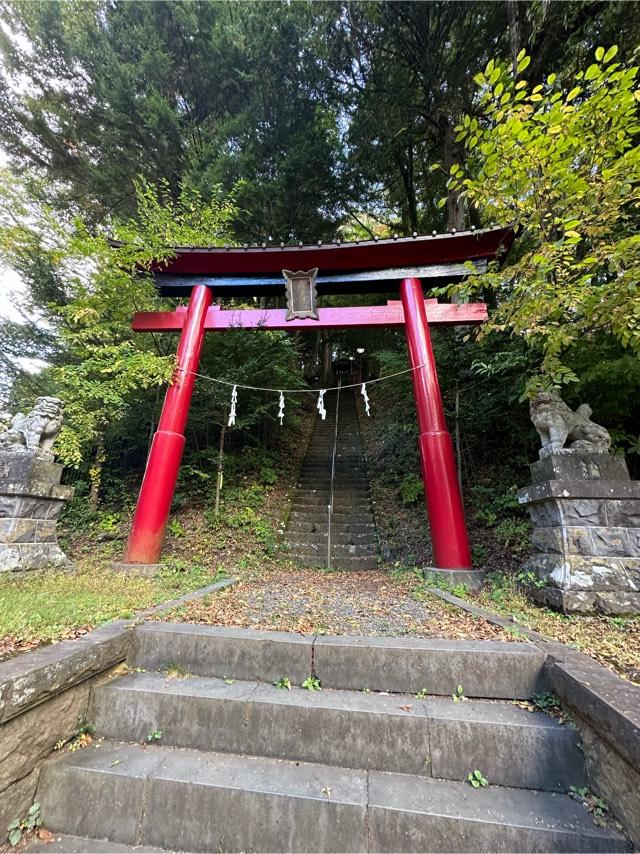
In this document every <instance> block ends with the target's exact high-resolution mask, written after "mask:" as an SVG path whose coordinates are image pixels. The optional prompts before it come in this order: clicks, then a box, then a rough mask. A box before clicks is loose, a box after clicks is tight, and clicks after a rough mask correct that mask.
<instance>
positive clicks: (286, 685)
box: [273, 676, 291, 691]
mask: <svg viewBox="0 0 640 854" xmlns="http://www.w3.org/2000/svg"><path fill="white" fill-rule="evenodd" d="M273 684H274V685H275V687H276V688H281V689H283V690H284V689H286V690H287V691H290V690H291V680H290V679H289V678H288V677H287V676H281V677H280V679H278V681H277V682H274V683H273Z"/></svg>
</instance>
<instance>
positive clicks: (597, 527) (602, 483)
mask: <svg viewBox="0 0 640 854" xmlns="http://www.w3.org/2000/svg"><path fill="white" fill-rule="evenodd" d="M531 473H532V478H533V482H532V483H531V484H529V486H526V487H523V488H522V489H520V490H519V491H518V499H519V501H520V503H521V504H524V505H525V506H527V509H528V510H529V513H530V515H531V519H532V521H533V524H534V526H535V530H534V532H533V534H532V538H531V540H532V544H533V546H534V548H535V549H536V550H537V553H534V554H533V555H532V556H531V557H530V558H529V560H528V561H527V563H526V564H525V569H527V570H533V571H534V572H536V573H537V575H538V577H539V578H541V579H542V580H544V581H546V582H547V584H546V585H545V587H544V588H543V589H542V590H540V591H538V593H537V596H536V598H537V599H538V600H539V601H541V602H546V603H547V604H549V605H551V606H552V607H557V608H560V609H561V610H564V611H578V612H585V611H588V610H590V609H591V608H598V609H600V610H601V611H603V612H605V613H616V611H615V609H616V608H620V609H622V610H619V611H617V613H640V602H639V601H638V599H637V594H638V593H640V482H638V481H632V480H630V478H629V472H628V469H627V466H626V463H625V461H624V459H623V458H621V457H614V456H611V455H609V454H608V453H605V452H602V453H583V452H577V451H571V450H565V451H563V452H558V453H552V454H550V455H548V456H546V457H544V458H543V459H541V460H540V461H539V462H537V463H534V464H533V465H532V466H531ZM554 591H559V592H554ZM577 594H581V595H577Z"/></svg>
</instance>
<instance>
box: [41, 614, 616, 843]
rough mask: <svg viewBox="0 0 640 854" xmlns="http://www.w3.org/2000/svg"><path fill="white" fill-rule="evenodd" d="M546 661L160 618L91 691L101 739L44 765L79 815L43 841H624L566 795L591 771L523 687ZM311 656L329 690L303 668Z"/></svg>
mask: <svg viewBox="0 0 640 854" xmlns="http://www.w3.org/2000/svg"><path fill="white" fill-rule="evenodd" d="M544 661H545V655H544V653H543V652H542V651H541V650H539V649H538V648H537V647H536V646H534V645H533V644H529V643H515V642H514V643H500V642H492V641H484V642H483V641H478V642H469V641H448V640H422V639H417V638H360V637H321V636H317V637H312V636H302V635H297V634H288V633H279V632H254V631H250V630H245V629H223V628H211V627H203V626H193V625H187V624H170V623H160V622H151V623H147V624H145V625H142V626H140V627H137V628H136V629H135V630H134V637H133V644H132V652H131V654H130V660H129V665H130V672H129V674H127V675H123V676H118V677H115V678H112V679H109V680H106V681H104V682H103V683H102V684H100V685H98V686H96V687H94V688H93V690H92V695H91V699H90V706H89V714H88V717H89V719H90V720H91V721H92V722H93V723H94V724H95V726H96V733H95V739H96V740H95V742H94V746H91V747H88V748H85V749H83V750H78V751H76V752H73V753H70V752H68V751H61V752H60V754H56V758H54V759H53V760H52V761H51V762H50V763H49V764H48V765H47V766H46V767H45V769H44V771H43V773H42V776H41V781H40V786H39V791H38V793H37V800H38V801H39V802H40V803H41V810H42V819H43V823H44V826H45V827H47V828H48V829H50V830H52V831H54V832H55V833H61V834H67V836H64V837H63V838H62V839H61V840H60V841H57V842H55V843H53V846H55V847H51V846H47V849H48V850H50V851H55V850H57V851H85V852H92V851H130V850H132V849H133V847H134V846H145V847H144V848H142V849H140V848H137V847H136V850H161V851H164V850H168V851H190V852H200V851H203V852H220V851H221V852H230V851H243V852H247V851H260V852H275V851H284V852H316V851H318V852H320V851H358V852H391V851H401V852H405V851H406V852H410V851H411V852H414V851H415V852H418V851H433V852H439V851H449V852H451V851H458V852H466V851H492V852H507V851H509V852H520V851H527V852H531V851H536V852H538V851H539V852H555V851H565V852H568V851H576V852H577V851H581V852H595V851H625V850H628V847H627V843H626V841H625V839H624V838H623V837H621V836H619V835H617V834H615V833H613V832H611V831H609V830H607V829H603V828H601V827H598V826H596V825H595V824H594V822H593V820H592V817H591V815H590V814H589V813H588V812H587V811H586V810H585V809H584V807H583V806H582V805H581V804H579V803H577V802H576V801H574V800H572V799H571V798H570V797H569V796H568V794H567V791H568V789H569V787H570V786H572V785H573V786H583V785H588V781H587V776H586V771H585V765H584V761H583V757H582V753H581V750H580V741H579V737H578V734H577V733H576V732H575V731H574V730H572V729H571V728H569V727H568V726H561V725H559V724H558V721H557V720H556V719H555V718H552V717H549V716H547V715H545V714H542V713H535V712H534V713H532V712H529V711H527V710H525V709H522V708H519V707H517V706H515V705H514V704H513V703H511V702H509V701H510V700H513V699H518V698H520V699H522V698H526V697H530V696H531V695H532V694H533V693H534V692H536V691H540V690H544V688H545V683H544V673H543V665H544ZM312 674H313V675H315V677H316V678H317V679H319V680H320V681H321V683H322V690H319V691H317V690H316V691H310V690H305V689H303V688H301V687H298V686H300V685H301V684H302V682H303V681H304V680H305V679H307V677H309V676H310V675H312ZM283 677H286V678H288V679H289V680H290V682H291V688H290V690H287V689H286V688H278V687H276V686H275V685H274V684H273V683H275V682H277V681H278V680H281V679H282V678H283ZM458 684H461V685H462V686H463V689H464V694H465V695H466V696H467V697H468V698H469V699H466V700H463V701H460V702H454V701H453V699H452V697H451V693H452V692H453V691H455V688H456V686H457V685H458ZM416 694H418V696H416ZM475 769H479V770H480V771H481V772H482V773H483V774H484V776H485V777H486V778H487V779H488V781H489V784H490V785H489V786H488V787H487V788H480V789H474V788H472V787H471V785H469V784H468V783H467V782H465V780H466V777H467V774H468V773H469V771H472V770H475ZM98 840H107V841H98ZM42 850H44V848H42Z"/></svg>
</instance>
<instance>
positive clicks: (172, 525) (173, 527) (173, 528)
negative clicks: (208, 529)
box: [167, 519, 187, 539]
mask: <svg viewBox="0 0 640 854" xmlns="http://www.w3.org/2000/svg"><path fill="white" fill-rule="evenodd" d="M167 531H168V532H169V534H171V536H172V537H177V538H179V539H180V538H182V537H185V536H186V535H187V532H186V531H185V529H184V526H183V524H182V522H181V521H180V520H179V519H170V520H169V522H168V523H167Z"/></svg>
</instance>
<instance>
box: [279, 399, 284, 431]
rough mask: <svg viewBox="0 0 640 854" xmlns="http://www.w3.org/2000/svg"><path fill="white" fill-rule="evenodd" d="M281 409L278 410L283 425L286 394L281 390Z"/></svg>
mask: <svg viewBox="0 0 640 854" xmlns="http://www.w3.org/2000/svg"><path fill="white" fill-rule="evenodd" d="M278 404H279V406H280V409H279V410H278V418H279V419H280V426H281V427H282V422H283V421H284V394H283V393H282V392H280V400H279V401H278Z"/></svg>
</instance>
